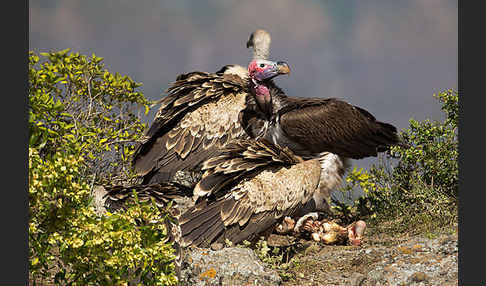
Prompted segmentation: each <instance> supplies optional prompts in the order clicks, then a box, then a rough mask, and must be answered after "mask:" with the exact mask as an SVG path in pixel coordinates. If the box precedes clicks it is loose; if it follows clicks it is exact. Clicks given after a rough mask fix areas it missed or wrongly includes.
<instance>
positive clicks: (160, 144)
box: [132, 31, 289, 184]
mask: <svg viewBox="0 0 486 286" xmlns="http://www.w3.org/2000/svg"><path fill="white" fill-rule="evenodd" d="M251 40H252V41H251V45H252V47H253V50H254V53H253V60H254V61H255V62H257V64H258V65H259V66H262V67H263V68H261V69H260V70H259V71H258V72H257V74H255V75H254V77H253V80H254V81H255V79H256V78H258V80H256V81H257V82H260V81H265V85H268V86H275V84H274V83H273V81H272V80H271V79H272V78H273V77H275V76H277V75H280V74H285V73H288V72H289V70H288V66H287V65H286V64H285V63H283V62H278V63H275V62H270V61H267V60H266V57H267V55H268V49H269V45H270V37H269V34H268V33H266V32H264V31H262V32H258V31H257V32H255V33H253V34H252V37H251ZM249 83H250V80H249V78H248V72H247V69H246V68H243V67H242V66H238V65H227V66H224V67H223V68H222V69H220V70H219V71H218V72H216V73H208V72H199V71H196V72H191V73H187V74H181V75H179V76H178V77H177V80H176V81H175V82H174V83H173V84H172V85H171V86H170V87H169V88H168V90H167V96H166V97H164V98H163V99H162V100H161V102H160V104H161V106H160V108H159V110H158V112H157V114H156V116H155V119H154V121H153V123H152V125H151V126H150V128H149V129H148V130H147V132H146V134H145V136H144V138H143V140H142V141H141V142H140V143H139V145H138V146H137V149H136V152H135V155H134V157H133V162H132V163H133V167H134V170H135V173H136V174H137V175H138V176H140V177H142V178H143V181H142V184H152V183H160V182H167V181H170V180H171V179H172V178H173V177H174V175H175V174H176V173H177V172H178V171H193V172H197V171H199V169H200V167H201V164H202V162H204V161H205V160H206V159H208V158H211V157H213V156H214V155H216V154H217V153H218V152H219V150H220V149H221V148H222V147H223V146H224V145H226V144H227V143H228V142H229V141H230V140H233V139H240V138H248V134H247V133H246V132H245V130H244V129H243V128H242V122H241V121H242V120H246V121H245V125H246V126H248V125H251V123H248V121H250V120H251V116H252V115H244V114H242V111H243V110H244V109H245V108H246V105H247V102H253V101H254V99H253V95H252V92H251V90H250V89H249V86H250V85H249ZM194 183H195V182H194Z"/></svg>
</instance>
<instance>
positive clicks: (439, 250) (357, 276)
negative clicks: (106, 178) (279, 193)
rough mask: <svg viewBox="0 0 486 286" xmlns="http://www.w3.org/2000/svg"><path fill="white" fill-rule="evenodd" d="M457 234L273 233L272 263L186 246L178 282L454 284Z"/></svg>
mask: <svg viewBox="0 0 486 286" xmlns="http://www.w3.org/2000/svg"><path fill="white" fill-rule="evenodd" d="M101 193H102V192H101ZM97 199H98V200H99V201H100V205H102V203H101V202H102V197H101V195H99V196H96V193H95V201H96V200H97ZM95 205H97V204H96V203H95ZM99 211H100V212H103V211H104V209H103V208H101V209H100V210H99ZM457 232H458V231H457V226H456V227H455V228H454V229H449V230H447V231H443V232H442V233H441V234H435V235H431V234H428V235H426V234H415V235H406V234H397V235H394V236H390V235H389V234H385V233H383V232H380V231H378V230H376V229H374V228H373V227H372V226H370V227H368V228H367V229H366V231H365V235H364V239H363V240H362V242H361V245H359V246H351V245H325V244H323V243H322V242H314V241H312V240H304V239H300V240H297V239H295V238H293V237H292V236H285V235H276V234H272V235H271V236H270V237H269V238H268V239H267V240H266V243H267V245H268V247H269V249H270V251H269V252H271V251H272V250H275V248H278V249H277V250H279V253H280V254H282V253H284V254H286V255H282V257H283V260H284V261H283V262H284V263H282V261H280V260H279V261H277V260H278V258H276V257H277V256H278V254H277V255H276V256H273V257H272V256H269V255H267V256H266V257H263V260H265V262H262V254H261V253H262V252H261V246H260V248H258V247H257V248H256V249H251V248H248V247H242V246H236V247H235V246H233V247H224V248H223V249H219V250H212V249H195V250H192V251H188V250H186V251H185V255H184V260H183V263H182V271H181V274H182V276H181V281H180V282H181V283H180V284H181V285H196V286H206V285H228V286H229V285H235V286H236V285H262V286H270V285H282V286H311V285H312V286H314V285H348V286H355V285H356V286H357V285H360V286H369V285H458V236H457ZM221 247H222V246H221ZM221 247H220V248H221ZM253 248H255V247H253Z"/></svg>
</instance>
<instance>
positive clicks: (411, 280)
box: [181, 231, 458, 286]
mask: <svg viewBox="0 0 486 286" xmlns="http://www.w3.org/2000/svg"><path fill="white" fill-rule="evenodd" d="M299 244H300V249H299V250H298V252H297V253H296V254H295V255H294V256H293V257H292V259H291V260H290V262H289V263H288V264H286V267H281V266H282V265H280V266H275V265H273V266H274V269H271V267H272V265H269V264H268V263H267V264H265V263H263V262H262V261H261V260H260V259H258V257H257V255H255V252H254V251H253V250H251V249H248V248H238V247H230V248H224V249H222V250H218V251H213V250H195V251H194V252H192V253H191V254H190V255H188V256H187V257H186V260H185V263H184V270H183V279H182V281H181V284H182V285H199V286H202V285H285V286H297V285H299V286H305V285H309V286H310V285H350V286H351V285H353V286H354V285H363V286H365V285H457V284H458V262H457V261H458V237H457V231H455V232H454V233H452V234H445V233H444V234H440V235H437V236H436V237H433V238H431V237H425V236H422V235H415V236H411V237H405V236H401V237H389V236H383V235H376V234H375V235H373V236H369V237H366V238H365V240H364V241H363V243H362V245H361V246H344V245H323V244H322V243H316V242H303V243H299ZM282 268H285V269H282Z"/></svg>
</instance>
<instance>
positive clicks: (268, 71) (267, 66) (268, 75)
mask: <svg viewBox="0 0 486 286" xmlns="http://www.w3.org/2000/svg"><path fill="white" fill-rule="evenodd" d="M289 73H290V68H289V65H288V64H287V63H286V62H281V61H279V62H272V61H268V60H263V59H256V60H253V61H251V62H250V64H249V65H248V74H249V76H250V78H251V79H253V80H254V81H257V82H260V81H263V80H268V79H272V78H274V77H276V76H278V75H281V74H289Z"/></svg>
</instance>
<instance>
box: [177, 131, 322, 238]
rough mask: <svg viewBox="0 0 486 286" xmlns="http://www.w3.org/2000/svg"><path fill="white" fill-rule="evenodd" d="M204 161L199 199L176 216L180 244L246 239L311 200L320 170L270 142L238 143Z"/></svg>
mask: <svg viewBox="0 0 486 286" xmlns="http://www.w3.org/2000/svg"><path fill="white" fill-rule="evenodd" d="M227 147H228V148H227V149H225V150H224V152H223V153H222V155H220V156H219V157H216V158H212V159H210V160H209V161H207V162H206V163H207V164H206V163H205V167H206V172H205V174H204V175H203V178H202V180H201V181H200V182H199V183H198V185H197V186H196V190H195V193H199V194H201V195H203V196H204V197H200V198H199V202H198V203H197V204H196V205H195V206H194V207H192V208H190V209H189V210H187V211H186V212H185V213H183V214H182V215H181V217H180V219H179V223H180V226H181V233H182V245H183V246H187V245H195V246H200V247H208V246H209V245H210V244H211V243H213V242H216V241H218V242H223V241H225V239H229V240H230V241H232V242H233V243H239V242H241V241H243V240H245V239H246V240H251V239H252V238H254V237H257V235H258V234H260V233H262V232H264V231H266V230H268V229H269V228H271V227H272V226H273V225H274V224H275V223H276V222H277V221H278V220H279V219H280V218H282V217H283V216H286V215H291V214H292V213H293V212H295V211H296V210H298V209H300V208H301V207H302V206H303V205H304V204H305V203H306V202H307V201H309V200H310V199H311V198H312V195H313V193H314V191H315V190H316V188H317V186H318V183H319V177H320V172H321V167H320V164H319V162H318V161H317V160H309V161H302V159H301V158H300V157H297V156H295V155H294V154H292V152H290V150H288V149H282V148H280V147H278V146H274V145H273V144H271V143H269V142H263V141H262V142H258V141H256V140H247V141H240V142H237V143H234V144H230V145H229V146H227Z"/></svg>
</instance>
